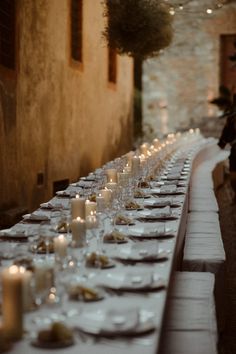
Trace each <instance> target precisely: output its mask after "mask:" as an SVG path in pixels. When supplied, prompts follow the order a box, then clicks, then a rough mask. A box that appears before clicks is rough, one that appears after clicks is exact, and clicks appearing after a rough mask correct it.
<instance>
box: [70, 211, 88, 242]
mask: <svg viewBox="0 0 236 354" xmlns="http://www.w3.org/2000/svg"><path fill="white" fill-rule="evenodd" d="M71 232H72V241H73V243H74V245H75V246H76V247H83V246H84V245H85V242H86V223H85V220H83V219H81V218H80V217H78V218H76V219H74V220H72V222H71Z"/></svg>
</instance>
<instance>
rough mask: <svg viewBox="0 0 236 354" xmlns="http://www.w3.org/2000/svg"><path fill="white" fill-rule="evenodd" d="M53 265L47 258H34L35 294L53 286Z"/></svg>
mask: <svg viewBox="0 0 236 354" xmlns="http://www.w3.org/2000/svg"><path fill="white" fill-rule="evenodd" d="M53 266H54V264H53V262H52V261H49V260H42V259H37V260H34V284H35V285H34V287H35V293H36V295H37V294H40V293H42V292H44V291H45V290H49V289H50V288H51V287H52V286H53V283H54V273H53Z"/></svg>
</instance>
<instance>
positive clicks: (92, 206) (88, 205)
mask: <svg viewBox="0 0 236 354" xmlns="http://www.w3.org/2000/svg"><path fill="white" fill-rule="evenodd" d="M91 211H92V212H93V213H96V211H97V203H95V202H90V200H88V199H87V200H86V202H85V218H86V217H87V216H88V215H90V214H91Z"/></svg>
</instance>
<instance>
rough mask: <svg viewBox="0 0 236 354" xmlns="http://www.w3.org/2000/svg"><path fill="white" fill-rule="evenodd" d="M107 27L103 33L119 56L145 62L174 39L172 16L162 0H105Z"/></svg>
mask: <svg viewBox="0 0 236 354" xmlns="http://www.w3.org/2000/svg"><path fill="white" fill-rule="evenodd" d="M104 5H105V12H104V15H105V16H106V17H107V19H108V21H107V26H106V28H105V31H104V33H103V35H104V37H105V39H106V40H107V42H108V44H109V46H110V47H111V48H116V50H117V52H118V53H119V54H127V55H129V56H133V57H137V58H141V59H146V58H149V57H153V56H156V55H158V54H159V51H160V50H161V49H163V48H165V47H167V46H168V45H169V44H170V43H171V40H172V35H173V30H172V16H171V15H170V13H169V11H168V7H167V6H166V5H165V4H164V3H163V2H161V1H159V0H105V1H104Z"/></svg>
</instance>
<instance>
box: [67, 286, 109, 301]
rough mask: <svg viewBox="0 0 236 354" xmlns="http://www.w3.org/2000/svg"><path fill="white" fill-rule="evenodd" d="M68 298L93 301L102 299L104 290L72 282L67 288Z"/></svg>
mask: <svg viewBox="0 0 236 354" xmlns="http://www.w3.org/2000/svg"><path fill="white" fill-rule="evenodd" d="M68 295H69V298H70V300H75V301H84V302H93V301H99V300H102V299H104V291H102V289H98V288H95V287H89V286H85V285H83V284H72V285H70V286H69V288H68Z"/></svg>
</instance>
